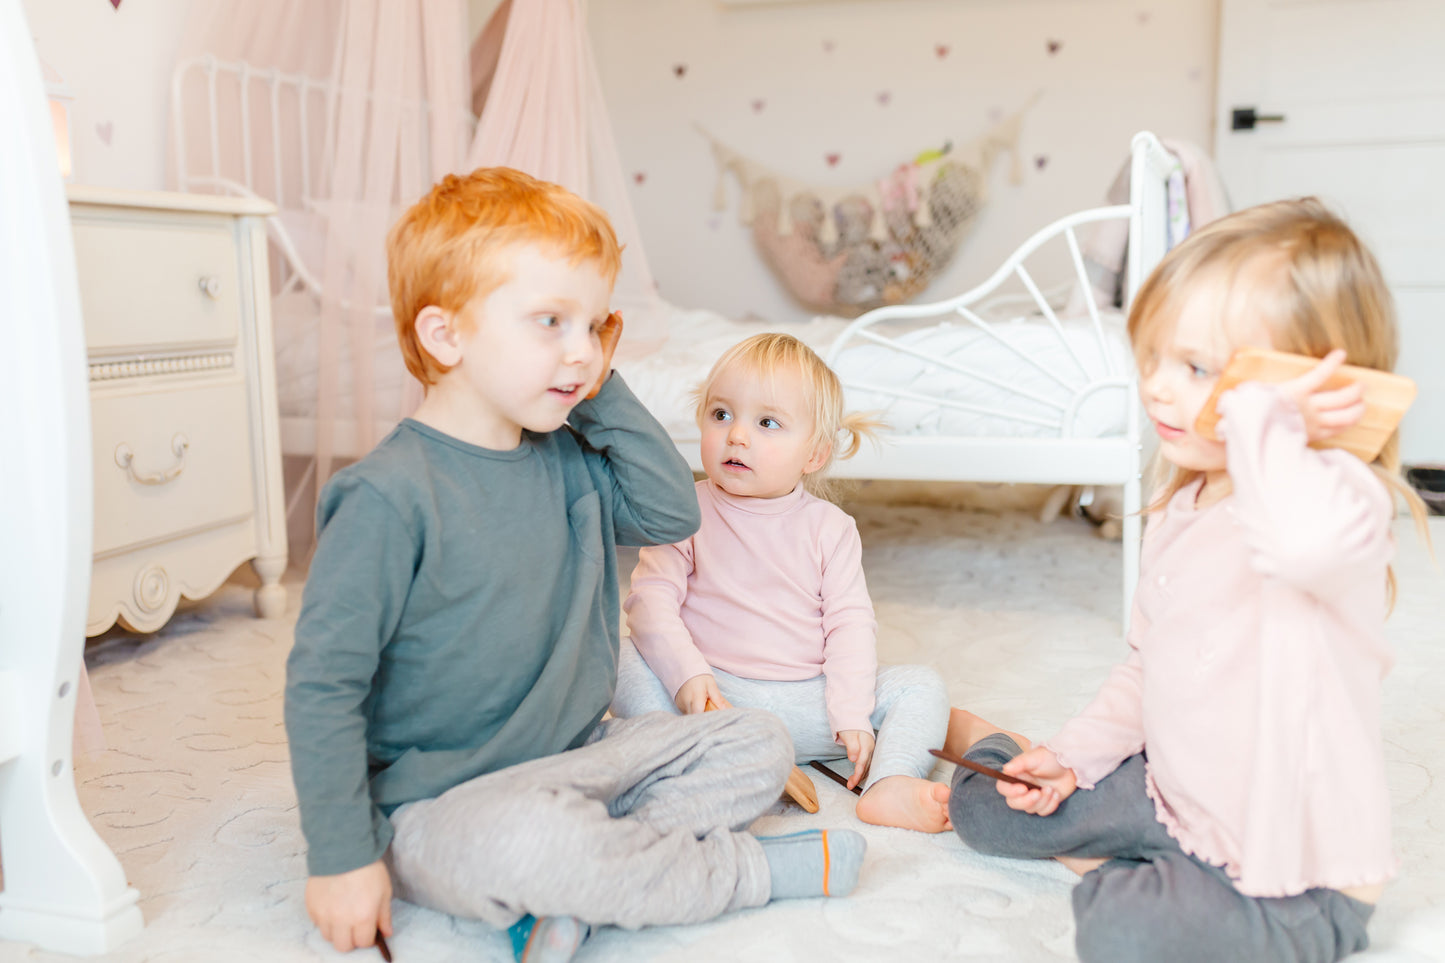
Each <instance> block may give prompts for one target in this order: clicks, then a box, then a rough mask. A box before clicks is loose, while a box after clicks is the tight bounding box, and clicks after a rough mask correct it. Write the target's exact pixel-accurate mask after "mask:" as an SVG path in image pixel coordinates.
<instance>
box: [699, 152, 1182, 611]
mask: <svg viewBox="0 0 1445 963" xmlns="http://www.w3.org/2000/svg"><path fill="white" fill-rule="evenodd" d="M1177 163H1178V162H1177V160H1175V158H1174V156H1173V155H1172V154H1170V153H1169V152H1168V151H1166V150H1165V149H1164V147H1163V145H1161V144H1160V143H1159V141H1158V139H1157V138H1156V137H1155V136H1154V135H1153V134H1151V133H1148V132H1140V133H1138V134H1136V135H1135V136H1134V139H1133V143H1132V162H1131V170H1130V194H1129V196H1130V203H1129V204H1124V205H1117V206H1113V207H1101V208H1095V209H1092V210H1086V211H1079V212H1078V213H1075V214H1070V215H1068V216H1067V217H1064V218H1061V219H1059V220H1057V221H1054V222H1053V223H1052V224H1050V225H1048V226H1047V227H1045V228H1043V229H1042V230H1040V231H1038V232H1036V233H1035V234H1034V235H1033V236H1032V237H1030V238H1029V239H1028V240H1026V241H1024V243H1023V244H1022V245H1020V246H1019V247H1018V248H1017V249H1016V250H1015V251H1014V252H1013V254H1011V255H1009V257H1008V258H1007V259H1006V260H1005V261H1004V262H1003V264H1001V265H1000V266H999V268H998V270H997V271H995V272H994V273H993V275H992V276H991V277H989V278H988V280H986V281H984V282H983V283H982V284H980V285H978V286H977V287H975V288H973V289H971V290H969V291H966V292H964V293H963V294H960V295H958V296H957V297H953V298H949V299H947V300H945V301H939V302H935V303H932V304H920V305H911V304H905V305H890V306H887V307H882V308H877V309H875V310H873V311H870V312H868V313H867V314H864V315H862V316H861V317H859V318H858V319H857V320H856V321H854V322H853V323H852V324H850V325H849V326H848V327H847V328H846V329H844V330H843V332H842V333H841V334H839V335H838V337H837V338H836V339H835V340H834V342H833V344H832V347H831V348H830V349H829V351H828V354H827V358H826V360H827V361H828V363H829V364H830V365H833V366H835V367H837V362H838V359H839V357H840V356H841V355H842V354H843V353H844V352H845V351H848V350H849V349H851V348H854V347H856V346H857V345H859V344H864V343H866V344H872V345H877V346H880V347H883V348H885V349H888V350H891V351H896V352H900V353H902V354H905V355H909V356H911V357H914V358H916V359H919V360H923V361H925V362H927V363H929V364H930V365H933V366H936V367H939V368H945V369H948V370H950V371H952V372H954V373H956V374H957V375H959V376H960V377H963V378H972V379H976V380H978V381H981V382H983V383H985V384H988V385H990V386H991V387H992V388H993V389H995V390H999V391H1004V392H1010V393H1014V394H1016V395H1018V396H1019V397H1028V398H1030V399H1031V400H1033V401H1035V402H1042V403H1043V404H1046V405H1049V406H1051V407H1054V408H1056V409H1058V412H1059V414H1058V417H1057V419H1056V420H1053V421H1041V420H1040V419H1038V418H1036V417H1034V416H1030V415H1023V414H1020V413H1016V412H1010V411H1008V410H1007V409H1006V408H992V407H990V408H979V407H976V406H971V405H968V404H965V403H962V402H959V401H957V400H955V399H952V398H949V397H945V396H942V395H937V394H934V395H929V394H923V393H918V392H911V391H907V390H903V389H898V388H893V387H890V386H886V385H877V384H869V383H867V382H863V381H848V380H847V379H845V382H844V384H845V388H847V389H849V390H852V391H863V392H868V393H871V394H875V395H877V394H883V395H890V396H893V397H898V398H906V399H908V400H911V401H918V402H923V403H926V404H930V405H937V406H941V407H954V408H961V409H966V410H969V411H972V412H974V413H977V414H984V415H988V416H990V417H996V418H1002V419H1006V420H1014V421H1023V422H1030V423H1032V424H1033V425H1034V427H1040V426H1042V427H1046V428H1049V429H1051V430H1053V431H1055V432H1056V434H1054V435H1053V436H1052V437H1037V436H1035V437H955V436H946V435H926V436H925V435H903V434H885V435H884V436H883V437H882V438H881V441H880V444H878V445H877V446H868V445H865V446H864V447H863V448H862V449H861V450H860V451H859V452H858V454H857V455H855V456H854V457H853V458H851V459H849V460H847V461H842V462H836V463H835V466H834V468H832V469H830V471H831V473H832V474H834V475H837V476H839V477H846V478H878V479H884V478H886V479H910V480H924V481H971V482H1021V483H1038V484H1049V485H1064V484H1066V485H1121V486H1123V492H1124V517H1123V529H1124V534H1123V551H1124V572H1123V579H1124V624H1125V626H1127V625H1128V621H1129V612H1130V606H1131V604H1132V600H1133V592H1134V584H1135V582H1136V581H1137V579H1138V573H1139V540H1140V534H1141V525H1142V519H1141V515H1140V513H1141V510H1142V508H1143V489H1142V473H1143V444H1142V436H1141V430H1142V417H1141V412H1140V402H1139V393H1138V379H1137V374H1136V372H1135V371H1134V368H1133V364H1132V360H1131V361H1130V362H1129V363H1128V366H1127V368H1126V369H1124V370H1119V369H1118V366H1117V365H1116V364H1115V362H1114V360H1113V359H1114V356H1113V354H1112V353H1111V352H1109V351H1108V350H1107V349H1106V348H1105V334H1104V330H1103V325H1102V321H1101V318H1100V315H1099V309H1098V307H1097V305H1096V304H1095V303H1094V300H1093V298H1092V297H1086V298H1084V301H1085V304H1086V308H1087V311H1088V314H1089V320H1090V323H1091V324H1092V326H1093V331H1094V334H1095V337H1097V338H1098V341H1099V347H1100V356H1101V358H1102V359H1103V360H1102V361H1101V362H1100V363H1099V364H1096V365H1092V366H1091V365H1089V364H1087V363H1085V362H1084V361H1082V360H1080V358H1079V357H1078V355H1077V354H1076V353H1074V352H1073V350H1072V349H1071V348H1069V345H1068V341H1067V340H1064V335H1063V331H1062V328H1061V326H1060V321H1059V318H1058V315H1057V312H1056V311H1055V309H1054V308H1053V306H1052V305H1050V303H1049V301H1048V299H1047V298H1046V297H1045V296H1044V294H1043V292H1041V291H1040V289H1039V286H1038V284H1037V283H1036V282H1035V281H1034V278H1033V277H1032V276H1031V274H1030V273H1029V270H1028V268H1027V263H1026V262H1028V260H1029V258H1030V256H1031V255H1033V254H1034V253H1035V252H1037V251H1038V250H1039V249H1040V248H1041V247H1043V246H1044V245H1045V244H1046V243H1047V242H1049V241H1051V240H1054V239H1056V238H1059V237H1061V236H1062V237H1063V239H1064V241H1065V243H1066V244H1067V245H1068V251H1069V255H1070V259H1071V261H1072V264H1073V269H1074V275H1075V280H1076V281H1077V283H1078V285H1079V287H1080V290H1082V291H1089V290H1090V289H1091V287H1090V283H1089V277H1088V272H1087V270H1086V269H1085V266H1084V258H1083V255H1082V253H1081V248H1080V245H1079V239H1078V235H1077V230H1078V229H1079V228H1081V227H1085V226H1087V225H1091V224H1097V223H1099V222H1102V221H1109V220H1114V219H1123V218H1127V219H1128V221H1129V253H1128V274H1127V281H1126V291H1125V305H1124V306H1125V309H1126V310H1127V308H1128V306H1129V304H1131V303H1132V302H1133V298H1134V293H1135V292H1136V291H1137V290H1138V287H1139V285H1140V283H1142V281H1143V279H1144V278H1145V277H1147V276H1148V274H1149V273H1150V272H1151V271H1152V270H1153V269H1154V266H1155V265H1156V264H1158V263H1159V259H1160V258H1162V257H1163V256H1164V253H1165V251H1166V250H1167V248H1168V225H1167V218H1168V201H1167V187H1166V184H1167V181H1168V178H1169V174H1170V172H1171V171H1172V170H1174V169H1175V168H1176V165H1177ZM1011 280H1017V281H1019V282H1021V283H1022V285H1023V287H1024V289H1025V290H1026V291H1027V292H1028V295H1029V300H1030V301H1031V302H1032V305H1033V306H1034V307H1036V308H1037V310H1038V312H1039V315H1040V316H1041V317H1042V319H1043V322H1044V323H1047V324H1049V325H1051V326H1052V327H1053V329H1054V330H1055V331H1056V332H1057V333H1058V335H1059V337H1060V340H1061V341H1062V342H1063V344H1064V346H1065V348H1067V349H1068V353H1069V354H1070V355H1071V356H1072V358H1073V361H1074V362H1075V367H1077V369H1078V371H1077V372H1060V371H1057V370H1054V369H1052V368H1050V367H1048V366H1046V365H1043V364H1041V363H1040V362H1038V361H1037V360H1035V359H1034V358H1032V357H1031V356H1030V355H1029V354H1028V353H1027V352H1026V351H1023V350H1022V349H1020V348H1018V347H1016V346H1014V345H1012V344H1011V343H1010V341H1009V337H1008V331H1007V328H1006V327H1005V326H1003V325H999V324H995V323H993V322H991V321H989V320H986V319H985V318H984V317H983V316H981V314H980V313H979V311H978V310H976V309H977V308H979V306H980V305H982V304H984V303H985V301H986V300H987V299H989V298H990V297H991V296H993V295H994V294H995V292H997V291H998V290H999V288H1000V287H1001V286H1002V285H1004V284H1005V283H1007V282H1010V281H1011ZM958 319H962V320H963V321H965V322H967V323H968V324H969V325H971V326H973V327H974V328H977V329H978V330H980V331H982V332H983V333H984V334H985V335H986V336H988V337H989V338H991V339H993V340H994V341H996V342H997V343H999V344H1001V345H1003V346H1005V347H1006V348H1008V349H1010V350H1011V351H1012V352H1013V353H1014V354H1016V355H1017V356H1018V357H1019V358H1020V359H1021V360H1023V361H1024V362H1026V363H1028V364H1029V365H1031V366H1032V367H1034V368H1036V369H1037V370H1039V371H1040V372H1042V373H1043V375H1045V376H1046V377H1047V378H1049V379H1050V380H1053V381H1055V382H1057V383H1058V384H1060V385H1062V386H1064V387H1065V388H1066V389H1067V390H1068V391H1069V392H1071V396H1072V398H1071V401H1069V402H1068V403H1067V404H1058V403H1055V402H1052V401H1048V400H1046V399H1043V398H1041V397H1039V396H1037V395H1034V394H1031V393H1029V392H1028V391H1027V390H1025V389H1022V388H1019V387H1016V386H1013V385H1009V384H1008V383H1006V382H1004V381H1000V380H998V379H996V378H992V377H990V376H989V375H988V374H987V373H984V372H980V371H976V370H971V369H969V368H967V367H965V366H963V365H960V364H955V363H954V362H951V361H949V360H946V359H942V358H937V357H933V356H930V355H926V354H924V353H922V352H920V351H919V350H918V349H916V348H914V347H912V346H911V345H909V344H907V343H906V342H901V341H899V340H898V339H896V338H894V337H890V336H889V335H888V334H885V333H881V332H880V330H879V329H880V328H884V327H886V325H887V323H888V322H898V321H911V322H922V321H927V320H934V321H939V322H941V321H952V320H958ZM1100 365H1102V367H1100ZM1120 390H1121V391H1123V392H1124V394H1125V404H1126V406H1127V414H1126V424H1125V431H1124V433H1123V434H1119V435H1113V436H1108V437H1099V438H1095V437H1078V436H1075V435H1074V434H1073V427H1074V425H1073V418H1074V415H1075V414H1076V413H1077V411H1078V409H1079V406H1080V405H1081V404H1083V402H1084V401H1085V400H1086V399H1088V398H1089V397H1091V396H1092V395H1094V394H1095V393H1097V392H1100V391H1120ZM691 447H692V448H694V449H695V448H696V446H695V445H692V446H691ZM687 454H689V455H690V456H691V460H693V461H696V456H695V454H694V453H692V452H687Z"/></svg>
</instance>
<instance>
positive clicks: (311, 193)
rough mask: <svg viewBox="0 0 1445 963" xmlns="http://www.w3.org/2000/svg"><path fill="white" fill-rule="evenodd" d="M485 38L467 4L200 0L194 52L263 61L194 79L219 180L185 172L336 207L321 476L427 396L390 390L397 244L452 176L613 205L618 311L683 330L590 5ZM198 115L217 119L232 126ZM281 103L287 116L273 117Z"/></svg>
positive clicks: (319, 281)
mask: <svg viewBox="0 0 1445 963" xmlns="http://www.w3.org/2000/svg"><path fill="white" fill-rule="evenodd" d="M468 34H469V31H468V30H467V21H466V16H465V9H464V5H463V2H462V0H215V2H213V3H211V4H209V5H207V6H205V7H202V8H199V9H198V10H197V11H196V14H195V15H194V18H193V20H192V23H191V25H190V28H189V30H188V32H187V35H186V38H185V40H184V41H183V43H182V47H181V50H180V51H179V55H178V62H179V63H186V62H193V61H195V60H196V59H197V58H198V57H199V58H201V59H202V60H205V59H206V55H209V56H210V57H211V58H214V60H215V61H216V62H219V63H221V64H230V63H243V64H245V65H246V68H245V72H243V73H242V74H241V75H240V76H239V77H236V78H231V79H230V81H229V85H228V84H227V83H222V84H217V83H216V81H215V77H216V76H218V74H217V72H216V70H215V69H211V70H210V73H209V74H206V76H208V77H209V78H210V80H209V82H210V84H211V89H210V90H208V91H197V92H196V96H192V97H184V96H182V92H181V91H180V90H178V92H177V96H176V98H175V100H176V104H177V105H178V106H177V110H178V111H184V112H185V114H186V115H187V116H183V117H180V118H179V120H178V123H176V124H175V125H173V134H174V133H175V132H176V131H180V132H183V133H182V134H181V138H180V139H181V143H179V144H178V145H173V146H177V148H178V149H177V150H175V151H172V153H171V156H172V157H173V158H174V157H175V156H176V155H177V154H179V155H180V156H182V157H183V158H205V159H206V160H207V162H208V163H211V164H212V165H214V169H215V171H216V173H217V174H218V175H219V176H217V177H215V178H212V180H211V181H210V182H206V181H204V180H198V179H196V178H194V177H191V176H186V177H183V178H182V177H178V178H176V180H177V181H181V183H178V185H177V186H180V187H182V188H184V189H210V190H249V191H252V192H254V193H257V194H260V195H261V196H264V197H267V198H269V199H271V200H273V201H274V202H276V204H277V205H278V207H280V208H281V209H282V210H283V212H284V211H289V210H293V209H295V210H300V209H303V208H304V209H306V210H308V211H310V212H312V213H319V214H320V215H321V216H322V219H323V220H322V223H323V224H324V229H323V230H322V231H321V232H319V233H321V234H323V235H324V244H321V245H318V246H316V247H314V248H313V249H312V252H313V253H311V255H310V259H311V262H312V263H310V264H309V265H306V267H307V269H308V271H309V276H310V277H312V278H313V279H314V283H313V284H312V285H311V290H312V292H313V293H314V295H315V297H316V300H317V302H318V308H317V311H316V317H315V324H316V326H317V327H316V332H315V335H316V339H315V343H316V348H317V351H316V358H315V368H316V370H315V372H314V377H315V386H316V389H315V390H316V407H315V445H314V452H312V454H313V456H314V460H313V462H312V468H313V469H314V470H313V471H309V472H307V473H306V476H305V477H306V478H307V479H308V480H311V481H314V486H315V488H319V486H320V484H322V483H324V481H325V480H326V478H327V477H329V475H330V473H331V471H332V467H333V463H334V461H335V459H336V457H337V454H338V452H342V453H345V454H350V455H356V454H360V453H363V452H364V451H366V450H369V449H370V448H371V447H372V446H373V445H374V444H375V443H376V442H377V441H378V440H379V435H380V434H381V433H382V432H383V431H384V430H385V429H386V428H387V426H388V425H390V424H393V423H395V421H396V420H398V419H399V418H400V417H402V416H403V415H405V414H406V413H408V412H409V411H410V410H411V408H412V407H414V405H415V403H416V401H418V400H419V399H420V388H419V386H417V385H416V384H415V382H413V381H412V380H411V379H410V378H409V377H407V378H406V386H407V387H406V390H405V392H404V393H403V394H402V397H401V401H400V403H399V405H397V404H392V405H391V406H390V407H388V406H387V405H385V404H380V403H379V402H378V393H377V389H376V386H377V384H378V380H379V378H378V370H377V367H378V365H383V366H387V367H388V370H387V371H384V372H382V374H385V375H388V376H393V375H396V372H395V371H394V370H390V369H392V368H396V369H399V368H400V366H401V361H400V354H399V352H397V351H395V350H394V349H393V350H392V351H390V352H389V353H386V352H385V351H384V350H383V351H380V352H379V351H378V350H377V347H376V346H377V345H378V344H382V345H383V348H384V346H385V342H386V340H387V332H389V331H390V330H391V327H392V320H391V319H390V317H389V316H388V315H387V312H386V308H385V305H386V303H387V291H386V265H385V257H384V248H383V244H382V239H383V238H384V237H385V233H386V230H387V229H388V227H389V226H390V224H391V223H392V221H393V220H394V219H395V217H396V215H397V213H398V212H399V211H400V210H403V209H405V207H406V206H407V205H409V204H411V203H412V202H413V201H414V200H416V199H417V198H418V197H420V196H421V195H422V194H423V193H425V192H426V190H427V189H428V188H429V187H430V185H431V184H432V183H434V182H435V181H436V180H438V179H439V178H440V177H442V176H443V175H445V174H447V173H451V172H462V171H467V170H471V169H473V168H475V167H479V166H490V165H504V166H510V167H516V168H519V169H521V170H525V171H527V172H528V173H530V174H533V175H534V176H537V177H541V178H543V179H546V180H551V181H555V182H557V183H560V184H562V185H564V186H566V187H568V188H569V189H571V190H573V191H575V192H577V193H579V194H581V195H582V196H584V197H587V198H589V199H590V200H592V201H594V202H595V203H597V204H599V205H600V206H602V207H603V208H604V209H605V210H607V211H608V213H609V215H610V216H611V218H612V220H613V223H614V226H615V227H616V229H617V232H618V235H619V237H620V239H621V240H622V242H623V243H624V245H625V249H624V258H623V273H622V276H621V277H619V279H618V287H617V297H616V300H615V302H614V306H616V307H617V308H619V309H620V310H622V311H623V313H624V316H625V317H626V319H627V340H628V341H630V342H632V343H633V344H634V345H635V344H637V343H639V342H648V343H659V342H660V341H661V340H663V339H664V338H665V337H666V327H665V311H664V308H663V305H662V302H661V301H660V300H659V299H658V297H657V294H656V286H655V285H654V283H653V281H652V276H651V273H650V271H649V269H648V267H647V261H646V257H645V255H644V253H643V248H642V243H641V239H640V237H639V236H638V232H637V227H636V221H635V218H634V216H633V213H632V208H631V203H630V201H629V199H628V196H627V191H626V185H625V183H624V180H623V175H622V169H621V164H620V161H619V160H618V156H617V150H616V145H615V143H614V141H613V137H612V132H611V125H610V122H609V120H608V117H607V112H606V109H605V107H604V105H603V100H602V94H601V84H600V82H599V80H598V77H597V72H596V68H595V66H594V64H593V62H592V57H591V51H590V45H589V43H588V39H587V34H586V25H585V22H584V19H583V17H582V14H581V11H580V8H579V6H578V0H524V2H520V3H513V2H512V0H503V2H502V4H501V5H500V6H499V7H498V9H497V11H496V13H495V14H494V16H493V17H492V20H491V21H490V22H489V23H488V24H487V26H486V27H485V28H484V30H483V31H482V32H481V33H480V35H479V36H478V39H477V42H476V44H475V45H474V46H473V48H472V50H471V53H470V57H469V55H468V48H467V37H468ZM272 71H277V72H279V74H280V75H285V76H291V75H301V76H304V77H306V78H311V79H312V80H314V81H317V84H316V88H315V89H316V91H317V92H316V93H305V92H303V93H302V94H300V95H299V96H296V97H295V98H294V99H293V100H289V101H288V100H286V99H285V98H284V97H279V96H277V94H276V93H275V83H274V78H273V76H272V74H271V72H272ZM227 76H229V75H227ZM196 82H197V81H194V80H187V81H186V83H196ZM268 84H269V86H268ZM323 85H324V86H325V90H326V91H327V93H321V92H319V91H321V90H322V87H323ZM309 89H310V88H303V91H305V90H309ZM474 98H475V100H476V102H479V103H481V104H482V112H481V117H480V120H479V121H478V122H477V123H476V130H475V136H473V134H472V126H471V118H470V113H471V112H470V109H469V108H470V107H471V105H472V104H473V102H474ZM423 101H424V102H425V108H424V109H423V110H420V111H418V110H416V109H409V106H408V105H411V106H412V107H414V105H416V104H417V103H420V102H423ZM180 105H184V106H180ZM193 112H194V113H197V114H199V115H205V114H208V113H210V114H214V115H215V116H216V118H217V124H216V125H215V127H214V130H215V131H217V132H218V133H211V131H212V130H213V128H212V126H211V124H210V123H209V122H208V121H207V118H206V117H204V116H200V117H192V116H189V115H190V114H191V113H193ZM271 114H274V115H275V117H276V118H277V119H278V121H284V123H278V124H274V125H268V124H267V123H260V122H257V118H258V117H260V118H268V117H270V116H271ZM243 120H244V123H242V121H243ZM323 121H324V122H323ZM243 128H244V129H245V131H246V133H245V134H244V135H243V134H241V133H239V131H241V130H242V129H243ZM276 129H282V130H285V131H286V132H287V133H284V134H283V135H282V136H279V137H277V136H273V134H272V133H271V132H272V131H273V130H276ZM293 131H294V132H296V133H294V134H293V133H292V132H293ZM208 138H209V140H207V139H208ZM185 163H189V164H190V165H191V166H192V167H198V166H200V163H201V162H200V161H186V162H185ZM292 253H294V252H288V254H287V256H288V257H290V256H292ZM302 259H303V260H304V259H305V257H304V256H303V257H302ZM282 273H284V272H282ZM381 380H384V379H381ZM339 437H340V438H344V439H345V443H344V444H339V443H338V438H339ZM308 487H309V486H308ZM315 488H312V489H311V490H312V491H314V490H315ZM311 503H312V502H311V499H310V498H306V499H295V498H293V499H292V504H293V505H298V504H304V505H307V506H309V505H310V504H311ZM295 531H296V528H295V527H293V533H294V532H295ZM293 554H296V555H299V554H300V552H297V551H296V550H295V547H293Z"/></svg>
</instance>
